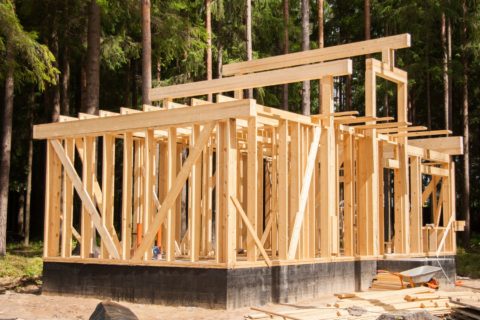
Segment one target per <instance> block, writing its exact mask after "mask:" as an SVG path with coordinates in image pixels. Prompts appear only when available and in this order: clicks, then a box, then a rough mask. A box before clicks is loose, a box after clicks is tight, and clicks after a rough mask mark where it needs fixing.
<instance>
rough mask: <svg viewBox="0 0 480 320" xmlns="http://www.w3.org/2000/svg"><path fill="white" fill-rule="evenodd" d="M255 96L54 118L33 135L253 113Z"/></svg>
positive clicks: (63, 134)
mask: <svg viewBox="0 0 480 320" xmlns="http://www.w3.org/2000/svg"><path fill="white" fill-rule="evenodd" d="M255 103H256V102H255V100H250V99H244V100H238V101H230V102H224V103H212V104H208V105H205V106H202V111H201V112H199V111H198V107H187V108H181V109H170V110H161V111H151V112H142V111H139V112H138V113H132V114H126V115H120V116H116V117H106V118H95V119H85V120H79V121H68V122H55V123H47V124H40V125H36V126H34V127H33V138H34V139H52V138H61V137H66V136H68V137H75V136H84V135H100V134H103V133H116V132H125V131H136V130H144V129H145V128H161V127H168V126H181V125H191V124H192V123H201V122H209V121H216V120H223V119H228V118H246V117H249V116H255V115H256V114H257V113H256V108H255Z"/></svg>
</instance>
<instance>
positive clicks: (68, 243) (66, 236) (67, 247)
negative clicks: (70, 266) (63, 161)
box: [47, 138, 75, 258]
mask: <svg viewBox="0 0 480 320" xmlns="http://www.w3.org/2000/svg"><path fill="white" fill-rule="evenodd" d="M65 153H66V155H67V157H68V158H69V159H70V161H71V162H72V163H74V161H75V142H74V140H73V139H71V138H70V139H65ZM47 179H48V178H47ZM62 215H63V219H62V258H68V257H70V256H71V255H72V229H73V184H72V181H70V179H68V176H67V172H66V171H64V172H63V209H62Z"/></svg>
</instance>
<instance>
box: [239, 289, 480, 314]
mask: <svg viewBox="0 0 480 320" xmlns="http://www.w3.org/2000/svg"><path fill="white" fill-rule="evenodd" d="M335 296H336V297H337V300H336V301H335V302H333V303H326V304H323V305H322V304H319V305H308V306H299V305H291V304H284V305H282V306H281V307H279V306H276V307H275V308H272V310H269V308H252V310H255V311H257V312H255V313H251V314H248V315H246V316H245V318H246V319H290V320H307V319H318V320H319V319H390V318H391V319H437V317H439V318H443V319H452V318H453V319H480V294H479V293H476V292H471V291H441V290H434V289H432V288H428V287H417V288H409V289H401V290H391V291H368V292H355V293H341V294H335ZM419 314H420V315H421V317H419ZM409 315H411V316H412V317H409ZM413 316H415V317H413ZM427 316H428V317H427Z"/></svg>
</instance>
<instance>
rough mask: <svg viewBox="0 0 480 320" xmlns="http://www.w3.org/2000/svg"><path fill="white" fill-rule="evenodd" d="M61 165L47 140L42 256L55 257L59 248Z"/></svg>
mask: <svg viewBox="0 0 480 320" xmlns="http://www.w3.org/2000/svg"><path fill="white" fill-rule="evenodd" d="M61 181H62V167H61V163H60V160H59V159H58V157H57V155H56V154H55V150H54V149H53V147H52V145H51V143H50V141H47V175H46V179H45V182H46V183H45V197H46V198H45V199H46V201H45V235H44V242H45V244H44V249H43V255H44V257H56V256H58V255H59V249H60V214H61V212H60V211H61V209H60V192H61V190H60V188H61Z"/></svg>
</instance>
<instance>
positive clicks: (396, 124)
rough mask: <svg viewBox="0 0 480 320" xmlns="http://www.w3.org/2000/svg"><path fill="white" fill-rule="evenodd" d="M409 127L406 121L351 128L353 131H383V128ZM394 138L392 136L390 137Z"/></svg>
mask: <svg viewBox="0 0 480 320" xmlns="http://www.w3.org/2000/svg"><path fill="white" fill-rule="evenodd" d="M408 125H411V123H410V122H406V121H397V122H386V123H378V124H362V125H358V126H353V128H354V129H355V130H366V129H384V128H392V127H402V126H408ZM391 136H394V135H391Z"/></svg>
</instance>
